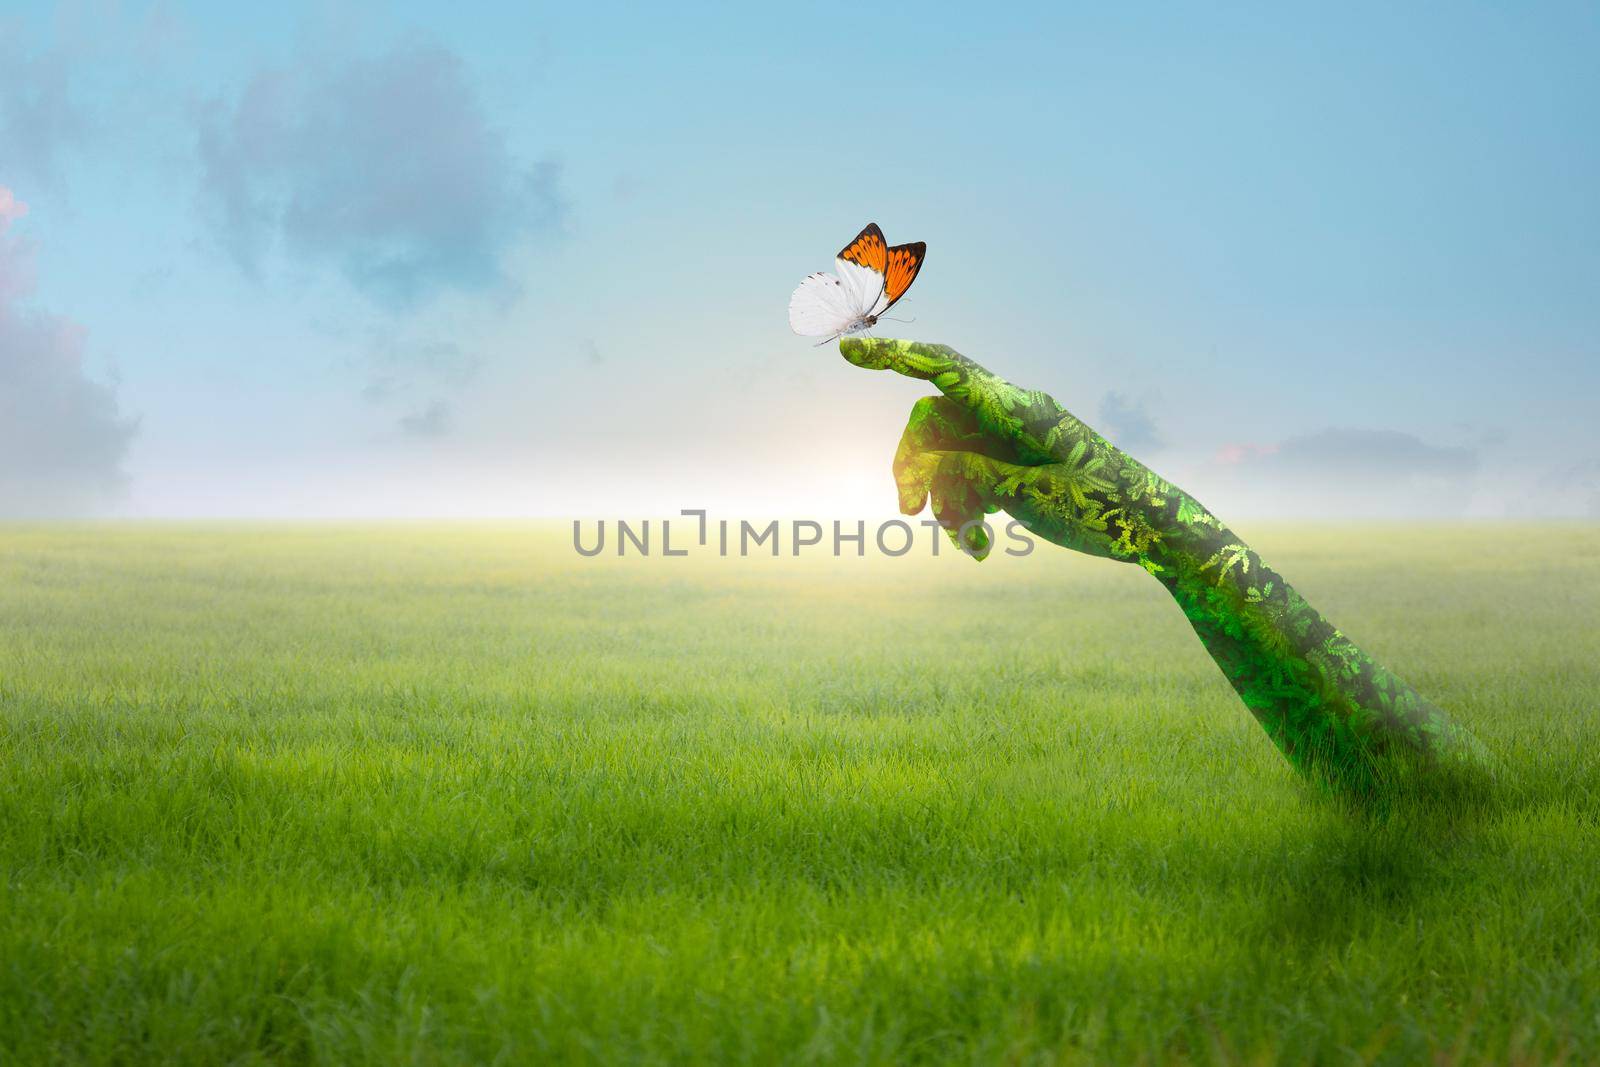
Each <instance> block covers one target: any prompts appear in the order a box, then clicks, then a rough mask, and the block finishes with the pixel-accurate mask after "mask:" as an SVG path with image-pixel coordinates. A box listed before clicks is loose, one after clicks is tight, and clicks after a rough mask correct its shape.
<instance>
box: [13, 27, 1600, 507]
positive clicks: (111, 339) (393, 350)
mask: <svg viewBox="0 0 1600 1067" xmlns="http://www.w3.org/2000/svg"><path fill="white" fill-rule="evenodd" d="M285 10H286V9H285V8H283V7H281V6H273V7H270V8H260V9H252V8H249V7H239V6H237V5H233V6H216V5H212V6H209V7H208V6H199V5H196V6H182V5H176V6H175V5H167V4H144V3H130V4H124V5H110V6H101V5H76V4H66V5H55V4H47V3H31V2H25V3H23V4H21V5H20V6H18V5H11V6H10V7H8V9H7V11H8V13H7V14H6V15H5V16H4V17H3V18H0V231H3V236H0V516H6V515H10V516H15V515H57V514H109V515H123V516H164V515H179V516H186V515H271V516H278V515H283V516H365V515H448V516H473V515H554V516H565V515H579V514H582V515H602V514H616V513H618V512H626V513H629V514H643V513H661V512H667V513H672V512H675V511H676V510H677V509H678V508H681V507H704V506H710V507H720V508H723V509H724V510H731V511H736V512H737V513H739V514H741V515H750V516H753V515H759V514H777V513H781V514H791V515H793V514H811V515H816V516H818V517H823V518H827V517H831V516H835V515H885V514H888V513H890V512H892V509H893V497H892V492H891V490H890V487H889V484H888V481H887V476H886V473H885V471H886V467H887V463H888V458H889V454H890V451H891V449H892V448H893V445H894V441H895V439H896V437H897V435H898V432H899V426H900V424H901V422H902V421H903V419H904V416H905V413H906V410H907V409H908V407H909V405H910V403H911V402H912V400H913V399H914V398H915V397H916V396H917V395H918V392H917V390H916V388H915V387H914V386H912V385H910V384H909V383H905V382H893V381H888V380H881V379H874V378H871V377H867V376H864V375H861V374H859V373H856V372H853V371H851V370H850V369H849V368H847V367H846V366H845V365H844V364H843V363H842V362H841V361H840V360H839V359H838V358H837V356H836V355H835V354H833V353H831V352H830V351H828V350H827V349H822V350H817V349H812V348H811V347H809V346H808V345H807V344H806V343H805V342H804V341H802V340H800V339H797V338H795V337H793V336H791V335H790V334H789V332H788V329H787V326H786V324H785V321H784V310H783V309H784V302H785V300H786V298H787V296H788V293H789V291H790V288H791V287H792V286H793V285H794V284H795V283H796V281H798V279H799V278H800V277H801V276H802V275H804V274H806V273H807V272H809V271H813V270H817V269H823V268H825V267H827V266H828V265H829V257H830V256H831V255H832V253H833V252H834V251H835V250H836V249H837V248H838V247H839V246H840V245H841V244H842V243H843V242H844V241H845V240H846V239H847V238H848V237H849V236H850V235H852V234H853V233H855V232H856V230H857V229H858V228H859V227H860V226H861V225H862V224H863V223H865V222H866V221H868V220H869V219H870V220H876V221H878V222H879V223H881V224H882V225H883V227H884V229H885V230H886V232H887V233H888V235H889V237H890V239H891V240H895V241H905V240H918V239H920V240H925V241H927V242H928V243H929V256H928V264H927V269H926V270H925V271H924V273H923V275H922V277H921V279H920V280H919V281H918V283H917V286H916V288H915V290H914V291H913V292H912V295H911V297H910V298H909V299H908V300H907V301H906V302H905V303H904V304H903V305H902V308H903V311H904V314H906V315H907V316H909V317H913V318H915V320H916V321H915V322H914V323H913V324H911V325H907V326H896V327H895V328H896V329H897V330H903V331H904V332H905V333H906V334H908V335H911V336H915V337H917V338H920V339H925V340H937V341H944V342H948V343H951V344H954V345H956V346H957V347H959V348H961V349H962V350H964V351H966V352H967V353H968V354H969V355H971V356H973V357H974V358H977V359H979V360H982V361H985V362H987V363H989V364H990V365H991V366H993V367H994V368H995V369H996V370H998V371H1000V372H1001V373H1004V374H1006V375H1007V376H1009V377H1011V378H1013V379H1014V380H1016V381H1018V382H1019V383H1021V384H1024V385H1028V386H1031V387H1037V388H1043V389H1046V390H1048V391H1050V392H1051V393H1053V394H1054V395H1055V396H1057V397H1058V398H1059V399H1061V400H1062V401H1063V402H1064V403H1066V404H1068V405H1069V406H1070V407H1072V408H1074V409H1075V410H1076V411H1077V413H1078V414H1080V415H1081V416H1082V417H1084V418H1085V419H1087V420H1089V421H1090V422H1091V423H1093V424H1095V425H1097V426H1098V427H1099V428H1101V429H1102V430H1104V431H1105V432H1106V433H1108V435H1110V436H1111V437H1112V438H1113V439H1114V440H1116V441H1118V442H1119V443H1122V444H1124V445H1126V446H1127V447H1128V448H1129V449H1130V450H1131V451H1133V452H1135V453H1136V454H1138V455H1139V456H1140V457H1141V458H1143V459H1145V460H1147V461H1148V462H1150V463H1151V465H1152V466H1154V467H1155V468H1156V469H1158V470H1160V471H1162V472H1164V473H1166V474H1167V475H1169V476H1170V477H1172V478H1174V479H1175V480H1177V481H1178V482H1180V483H1181V484H1183V485H1184V486H1185V487H1186V488H1188V489H1189V490H1190V491H1192V492H1193V493H1195V494H1196V495H1197V496H1199V497H1200V498H1201V499H1203V500H1205V501H1206V502H1207V503H1208V504H1210V505H1211V506H1212V507H1213V508H1215V509H1216V510H1218V511H1219V512H1221V513H1223V514H1224V515H1226V516H1234V515H1244V514H1290V515H1320V514H1340V515H1429V516H1451V515H1463V514H1465V515H1505V514H1512V515H1517V516H1522V517H1527V518H1542V517H1546V516H1554V515H1577V516H1583V515H1590V516H1592V515H1596V514H1600V429H1597V423H1596V420H1595V419H1594V418H1593V413H1592V410H1591V409H1592V401H1593V397H1594V396H1595V395H1596V393H1597V390H1600V301H1597V300H1596V299H1595V294H1596V293H1597V292H1600V200H1597V198H1596V197H1595V196H1594V193H1593V191H1594V190H1595V189H1596V188H1600V121H1597V114H1596V109H1597V106H1600V105H1597V103H1596V102H1597V101H1600V66H1597V65H1596V64H1595V63H1594V62H1593V57H1594V56H1595V55H1596V54H1597V52H1600V10H1597V9H1596V8H1595V7H1594V5H1592V4H1584V3H1551V4H1540V5H1537V6H1535V7H1532V8H1528V7H1517V8H1511V7H1493V6H1489V7H1481V6H1480V7H1468V6H1461V5H1452V6H1449V7H1439V8H1429V9H1426V10H1424V9H1422V8H1418V7H1416V6H1413V5H1404V6H1396V5H1388V4H1380V3H1367V4H1358V5H1354V6H1352V5H1344V6H1341V7H1340V8H1339V9H1338V11H1337V12H1332V11H1316V10H1303V11H1300V12H1292V11H1290V10H1288V9H1286V8H1284V7H1282V6H1281V5H1270V4H1263V5H1259V6H1254V7H1250V6H1230V7H1229V8H1228V9H1226V10H1217V9H1215V8H1213V7H1210V6H1204V7H1202V6H1199V5H1196V6H1194V7H1192V8H1190V9H1188V10H1177V9H1172V10H1163V11H1162V12H1161V14H1160V17H1159V18H1155V17H1152V16H1151V15H1150V14H1149V13H1148V12H1137V11H1131V10H1118V9H1111V8H1103V9H1084V8H1075V9H1071V10H1068V9H1063V8H1057V7H1054V6H1052V7H1051V8H1049V9H1034V10H1016V9H1006V10H999V9H993V8H985V9H983V10H981V11H973V10H970V9H967V8H963V7H959V6H956V7H951V8H949V9H946V10H936V9H935V8H930V7H929V6H928V5H922V6H921V7H919V9H918V11H917V15H918V17H917V18H915V19H912V18H905V17H900V16H898V15H895V14H893V13H888V12H885V13H883V14H882V15H881V16H878V17H875V18H872V19H868V20H866V25H865V26H863V25H862V19H861V16H860V13H859V11H858V9H857V8H856V7H855V6H853V5H849V6H843V5H841V6H837V7H828V6H817V5H811V6H808V7H807V9H806V14H805V17H804V18H795V17H794V16H793V12H792V11H791V10H790V9H773V10H772V11H771V12H770V13H764V12H762V11H757V10H750V9H741V8H720V7H719V8H716V9H698V10H697V9H694V8H692V7H691V8H684V7H682V6H677V7H672V8H650V7H648V6H626V7H614V8H611V7H607V6H605V5H594V4H584V5H566V6H556V7H547V6H542V5H541V6H540V9H538V10H534V9H532V8H530V7H529V6H528V5H511V4H506V5H489V6H474V7H473V8H472V9H471V10H470V11H468V10H466V9H461V8H457V7H439V6H438V5H425V4H420V3H416V4H407V3H398V4H387V3H367V2H357V3H350V4H342V5H337V6H336V7H334V8H333V9H331V10H326V9H325V6H324V5H311V4H299V5H290V7H289V8H288V9H287V11H288V17H285ZM841 49H846V50H847V51H849V52H851V53H853V54H851V55H848V56H847V55H844V54H841ZM860 70H869V71H877V72H878V83H877V86H876V87H875V88H874V89H872V90H871V91H870V92H868V93H866V94H863V92H862V90H861V89H860V87H859V80H858V79H857V78H856V77H855V76H854V74H853V73H846V72H847V71H849V72H855V71H860ZM400 160H403V161H404V163H403V165H400V164H398V163H397V161H400ZM1308 482H1309V483H1310V484H1314V485H1316V486H1319V487H1320V488H1318V489H1317V490H1316V491H1314V492H1308V493H1297V494H1286V493H1285V492H1284V491H1283V489H1284V487H1285V486H1287V485H1290V484H1292V483H1297V484H1307V483H1308Z"/></svg>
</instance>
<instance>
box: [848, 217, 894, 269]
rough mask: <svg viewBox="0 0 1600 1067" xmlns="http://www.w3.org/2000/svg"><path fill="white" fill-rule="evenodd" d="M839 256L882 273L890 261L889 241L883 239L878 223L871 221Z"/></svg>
mask: <svg viewBox="0 0 1600 1067" xmlns="http://www.w3.org/2000/svg"><path fill="white" fill-rule="evenodd" d="M839 258H840V259H848V260H849V261H850V262H852V263H859V264H861V266H863V267H866V268H867V269H868V270H875V271H877V272H878V273H879V274H882V273H884V269H885V267H886V266H887V265H888V262H889V242H887V241H885V240H884V239H883V231H882V230H880V229H878V224H877V223H876V222H869V223H867V226H866V229H864V230H862V231H861V232H860V233H858V234H856V237H855V240H853V241H851V242H850V243H849V244H847V245H845V246H844V250H843V251H841V252H840V253H839Z"/></svg>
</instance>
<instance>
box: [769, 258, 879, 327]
mask: <svg viewBox="0 0 1600 1067" xmlns="http://www.w3.org/2000/svg"><path fill="white" fill-rule="evenodd" d="M868 273H870V272H868ZM860 315H861V312H860V310H859V305H858V303H857V298H856V296H855V290H854V289H853V288H851V287H849V286H847V285H846V284H845V283H844V282H843V281H841V280H840V279H839V278H836V277H834V276H833V275H832V274H812V275H810V276H809V277H807V278H806V280H805V281H803V282H801V283H800V286H799V288H797V289H795V291H794V295H793V296H791V297H790V298H789V328H790V329H791V330H793V331H794V332H795V333H797V334H799V335H800V336H802V337H832V336H833V335H834V334H839V333H843V332H844V331H845V329H846V328H848V327H849V325H850V324H851V323H852V322H854V321H855V320H856V319H857V318H859V317H860Z"/></svg>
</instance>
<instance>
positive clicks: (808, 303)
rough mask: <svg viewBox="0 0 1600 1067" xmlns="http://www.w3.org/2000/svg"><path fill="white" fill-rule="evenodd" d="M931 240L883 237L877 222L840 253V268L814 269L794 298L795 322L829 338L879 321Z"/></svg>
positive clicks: (809, 333)
mask: <svg viewBox="0 0 1600 1067" xmlns="http://www.w3.org/2000/svg"><path fill="white" fill-rule="evenodd" d="M927 247H928V246H927V245H925V244H923V243H922V242H921V241H918V242H916V243H915V244H907V245H895V246H893V247H892V248H891V247H890V246H889V244H888V242H886V241H885V240H884V238H883V231H882V230H880V229H878V225H877V223H868V224H867V227H866V228H865V229H864V230H862V231H861V232H860V233H859V234H857V235H856V238H855V240H853V241H851V242H850V243H849V244H847V245H845V246H844V248H843V249H842V250H841V251H840V252H839V255H838V256H837V257H836V258H835V259H834V265H835V268H836V269H837V270H838V272H839V273H838V274H836V275H835V274H812V275H810V276H808V277H807V278H806V279H805V280H804V281H802V282H801V283H800V286H799V288H797V289H796V290H795V291H794V295H793V296H791V297H790V298H789V327H790V328H791V329H792V330H794V332H795V333H797V334H800V335H802V336H805V337H821V338H822V339H823V340H822V341H821V342H819V343H821V344H826V343H827V342H829V341H832V340H835V339H836V338H839V337H843V336H846V335H848V334H854V333H863V332H865V331H867V330H870V329H872V327H873V326H876V325H877V323H878V320H879V319H880V318H882V317H883V313H884V312H885V311H888V310H889V308H891V307H893V306H894V303H895V301H897V300H899V299H900V298H901V297H902V296H904V295H905V292H906V290H907V289H909V288H910V287H911V283H912V282H913V281H914V280H915V279H916V277H917V272H918V271H919V270H921V269H922V259H923V256H924V254H925V253H926V252H927Z"/></svg>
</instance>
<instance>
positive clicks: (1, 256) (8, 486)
mask: <svg viewBox="0 0 1600 1067" xmlns="http://www.w3.org/2000/svg"><path fill="white" fill-rule="evenodd" d="M0 201H5V202H8V203H14V202H12V201H10V196H9V190H6V189H4V188H0ZM0 206H3V205H0ZM15 213H16V212H15V211H13V212H12V214H15ZM7 223H8V218H7V212H4V211H0V514H3V515H9V516H46V515H63V514H81V513H84V512H88V511H92V510H94V509H95V508H96V507H97V506H98V505H100V504H102V503H104V502H105V501H106V500H107V499H109V498H111V497H113V496H115V495H116V494H117V493H118V492H120V491H121V489H122V488H123V486H124V484H125V482H126V476H125V475H124V473H123V469H122V463H123V459H124V457H125V455H126V454H127V450H128V445H129V443H130V442H131V441H132V440H133V436H134V433H135V432H136V430H137V423H135V422H134V421H133V420H132V419H129V418H127V417H125V416H124V415H123V414H122V412H121V410H120V408H119V406H118V403H117V395H116V391H115V390H114V389H113V388H112V387H111V386H108V385H104V384H101V383H98V382H95V381H93V380H91V379H90V378H89V377H88V376H87V374H85V372H84V366H83V363H84V348H85V332H84V329H83V327H81V326H79V325H77V324H76V323H73V322H71V321H69V320H68V319H65V318H62V317H60V316H57V315H50V314H45V313H42V312H37V311H25V310H23V309H22V308H21V307H20V306H19V303H20V300H21V298H22V297H23V296H25V295H26V293H27V291H28V282H29V278H30V275H31V265H30V263H29V262H28V259H29V256H28V250H27V248H26V247H25V246H24V245H22V244H21V243H20V242H19V241H17V240H15V239H13V238H8V237H6V236H5V227H6V225H7Z"/></svg>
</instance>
